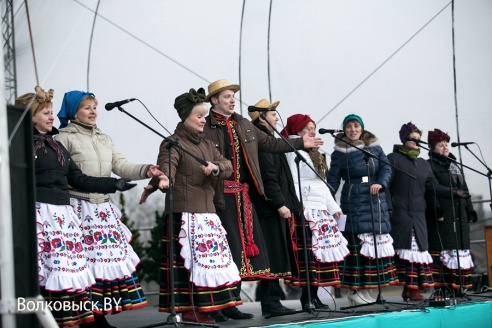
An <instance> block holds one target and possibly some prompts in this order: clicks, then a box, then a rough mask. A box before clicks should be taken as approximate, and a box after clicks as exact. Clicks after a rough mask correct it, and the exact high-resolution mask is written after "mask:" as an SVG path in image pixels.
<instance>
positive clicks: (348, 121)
mask: <svg viewBox="0 0 492 328" xmlns="http://www.w3.org/2000/svg"><path fill="white" fill-rule="evenodd" d="M337 137H338V138H340V139H341V140H340V139H335V147H334V148H335V151H334V152H333V153H332V154H331V163H330V170H329V172H328V183H329V184H330V185H331V186H332V187H333V188H334V190H333V191H332V194H333V195H335V193H336V190H338V188H339V186H340V181H341V180H342V179H343V180H344V185H343V189H342V193H341V198H340V204H341V207H342V210H343V213H345V214H346V215H347V222H346V225H345V230H344V232H343V236H344V237H345V238H346V239H347V240H348V241H349V249H350V255H349V256H347V257H346V258H345V261H344V263H343V265H340V275H341V279H342V282H341V287H342V288H349V289H351V290H352V293H349V294H348V295H347V296H348V299H349V302H350V303H351V304H364V303H368V302H374V301H376V300H375V299H374V298H372V296H371V295H370V294H369V292H368V291H369V289H373V288H377V287H378V286H377V279H376V277H375V268H376V260H377V261H378V264H379V270H380V271H379V276H380V282H381V286H382V287H388V286H390V285H391V284H396V283H397V282H398V279H397V277H396V271H395V265H394V258H393V256H394V254H395V250H394V248H393V239H392V238H391V236H390V234H389V232H390V230H391V224H390V219H389V215H388V206H387V204H386V195H385V189H386V188H387V187H388V185H389V181H390V178H391V167H390V166H389V165H386V164H384V162H387V161H388V159H387V158H386V155H385V154H384V152H383V149H382V148H381V146H380V141H379V140H378V138H377V137H376V136H375V135H374V134H372V133H371V132H369V131H367V130H365V129H364V122H363V121H362V118H361V117H360V116H358V115H355V114H350V115H347V116H346V117H345V119H344V120H343V132H342V133H339V134H338V135H337ZM343 141H346V142H347V143H345V142H343ZM351 145H354V146H355V147H357V148H360V149H363V150H365V151H367V152H370V153H371V154H373V155H374V156H376V158H379V159H380V160H381V161H379V160H377V159H373V158H370V159H369V162H368V163H367V164H368V165H369V174H370V176H369V177H368V176H367V174H368V172H367V166H366V161H365V159H364V156H365V154H364V153H363V152H361V151H359V150H358V149H356V148H354V147H352V146H351ZM371 202H372V203H373V204H372V208H373V213H372V214H371V204H370V203H371ZM373 219H374V224H375V231H376V236H377V238H376V242H377V252H378V254H377V255H378V259H376V258H375V252H374V235H373V225H372V224H373Z"/></svg>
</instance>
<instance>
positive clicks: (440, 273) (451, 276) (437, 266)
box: [429, 251, 473, 289]
mask: <svg viewBox="0 0 492 328" xmlns="http://www.w3.org/2000/svg"><path fill="white" fill-rule="evenodd" d="M429 253H430V255H431V256H432V259H433V260H434V263H433V265H432V278H433V279H434V282H435V287H451V288H453V289H459V288H460V276H459V272H458V269H450V268H448V267H447V266H446V265H444V264H443V262H442V261H441V251H429ZM461 277H462V279H461V286H462V287H464V288H467V289H471V288H472V287H473V282H472V271H471V268H468V269H461Z"/></svg>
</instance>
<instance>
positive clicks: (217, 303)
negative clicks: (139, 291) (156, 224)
mask: <svg viewBox="0 0 492 328" xmlns="http://www.w3.org/2000/svg"><path fill="white" fill-rule="evenodd" d="M204 101H205V90H204V89H203V88H200V89H198V90H195V89H190V91H189V92H186V93H183V94H181V95H180V96H178V97H177V98H176V100H175V102H174V108H176V110H177V111H178V115H179V117H180V118H181V122H180V123H178V125H177V126H176V129H175V131H174V134H173V135H172V136H170V137H169V139H170V140H178V142H179V145H180V146H181V147H182V148H183V149H185V150H186V151H188V152H189V153H191V154H193V155H194V156H196V157H198V158H201V159H203V160H205V161H206V162H207V163H208V165H207V166H203V165H200V164H199V163H198V162H197V161H196V160H195V159H194V158H193V157H192V156H190V154H189V153H188V154H187V153H185V152H184V151H183V150H181V149H180V148H178V147H172V148H171V154H170V157H169V149H168V142H167V141H166V140H164V141H162V143H161V146H160V149H159V155H158V157H157V163H158V164H159V167H160V169H161V170H162V171H163V172H165V173H166V174H167V175H168V176H170V177H171V180H172V182H173V184H172V186H173V189H172V193H173V195H172V200H173V202H172V211H173V213H172V215H173V220H172V229H173V243H174V253H173V254H171V258H170V257H169V255H170V254H169V248H168V245H169V234H168V229H169V227H170V225H171V224H170V223H169V214H170V213H167V216H166V217H167V219H168V221H167V222H166V223H165V224H164V230H165V231H164V234H163V239H162V240H163V242H162V248H161V251H162V261H161V263H162V266H161V273H162V274H161V288H160V298H159V311H162V312H170V311H171V310H172V309H171V304H170V297H171V295H172V294H174V297H175V311H176V312H180V313H183V320H185V321H195V322H201V323H215V320H214V319H213V318H212V317H209V316H207V313H210V312H212V311H219V310H223V309H226V308H231V307H234V306H236V305H240V304H242V302H241V299H240V298H239V297H238V296H236V284H237V283H238V282H239V281H240V280H241V278H240V276H239V270H238V268H237V266H236V264H235V263H234V261H233V258H232V254H231V252H230V248H229V244H228V242H227V238H226V231H225V229H224V227H223V226H222V222H221V220H220V218H219V217H218V216H217V214H216V211H215V206H214V203H213V199H214V194H215V192H214V189H213V187H212V184H211V182H212V180H217V179H222V180H223V179H225V178H227V177H228V176H230V175H231V173H232V164H231V161H229V160H227V159H225V158H224V157H222V155H220V153H219V152H218V150H217V149H216V148H215V144H214V143H213V142H212V141H209V140H207V139H204V138H203V128H204V125H205V116H206V114H207V112H208V109H207V106H206V105H205V104H204ZM169 162H171V172H169ZM156 189H157V181H156V179H152V181H151V184H150V185H149V186H147V187H146V188H145V190H144V193H143V194H142V202H145V200H146V199H147V197H148V196H149V195H150V194H151V193H152V192H153V191H154V190H156ZM164 191H166V190H164ZM166 192H167V191H166ZM170 199H171V195H170V193H167V195H166V210H168V207H167V206H169V205H168V204H169V202H170ZM170 270H174V272H175V275H174V289H171V286H170V281H169V279H170V278H169V271H170Z"/></svg>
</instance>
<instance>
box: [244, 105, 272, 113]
mask: <svg viewBox="0 0 492 328" xmlns="http://www.w3.org/2000/svg"><path fill="white" fill-rule="evenodd" d="M274 111H275V108H259V107H255V106H248V112H250V113H253V112H274Z"/></svg>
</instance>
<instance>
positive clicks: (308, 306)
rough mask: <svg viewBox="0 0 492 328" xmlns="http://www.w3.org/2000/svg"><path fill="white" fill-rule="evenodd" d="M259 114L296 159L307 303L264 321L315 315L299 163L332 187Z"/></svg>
mask: <svg viewBox="0 0 492 328" xmlns="http://www.w3.org/2000/svg"><path fill="white" fill-rule="evenodd" d="M259 113H260V117H261V118H262V119H263V120H264V121H265V122H266V123H267V124H268V125H269V126H270V128H271V129H272V131H273V132H275V133H276V134H277V135H279V136H280V138H282V140H283V141H284V142H285V143H286V144H287V145H289V147H290V148H292V150H293V152H294V153H295V154H296V159H295V162H296V167H297V182H298V185H299V204H300V209H299V213H300V216H301V225H302V245H303V248H304V252H303V253H304V254H303V255H304V262H305V263H306V289H307V290H306V292H307V302H306V305H305V308H304V309H302V310H300V311H297V310H296V311H294V312H289V313H279V314H267V315H265V319H269V318H273V317H280V316H285V315H292V314H297V313H302V312H307V313H310V314H312V315H315V313H314V312H315V307H314V305H313V303H312V302H311V301H312V295H311V282H310V280H311V279H310V277H309V275H310V270H309V259H308V252H307V236H306V219H305V217H304V211H303V209H304V204H303V200H302V191H301V190H302V188H301V174H300V168H299V163H300V161H303V162H304V163H305V164H306V166H307V167H309V168H310V169H311V170H312V171H313V172H314V173H315V174H316V175H317V176H318V178H320V179H321V181H323V182H324V183H325V184H326V185H327V186H328V188H330V189H331V190H334V189H333V187H331V186H330V185H329V184H328V183H327V182H326V181H325V180H324V179H323V178H322V177H321V176H320V175H319V174H318V172H316V170H315V169H314V168H313V167H312V166H311V165H310V164H309V163H308V162H307V160H306V159H305V158H304V156H302V155H301V153H299V151H298V150H297V149H296V148H295V147H294V145H293V144H292V143H291V142H290V141H289V140H288V139H287V138H285V137H284V136H283V135H282V134H280V132H278V130H277V129H276V128H275V127H274V126H273V125H272V124H271V123H270V122H268V120H267V119H266V118H265V115H264V114H263V112H261V111H260V112H259ZM300 275H301V273H300V272H299V276H300ZM316 312H335V311H326V310H316Z"/></svg>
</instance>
